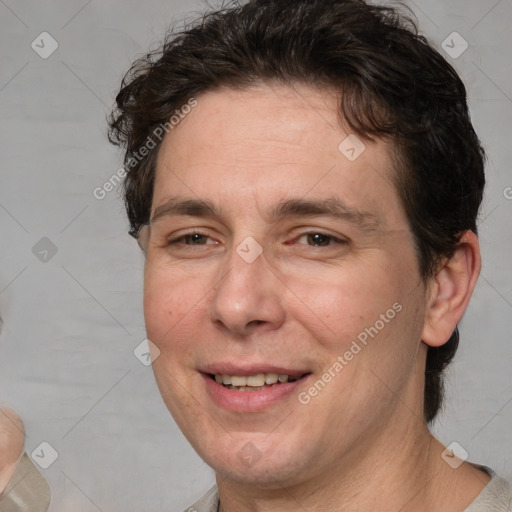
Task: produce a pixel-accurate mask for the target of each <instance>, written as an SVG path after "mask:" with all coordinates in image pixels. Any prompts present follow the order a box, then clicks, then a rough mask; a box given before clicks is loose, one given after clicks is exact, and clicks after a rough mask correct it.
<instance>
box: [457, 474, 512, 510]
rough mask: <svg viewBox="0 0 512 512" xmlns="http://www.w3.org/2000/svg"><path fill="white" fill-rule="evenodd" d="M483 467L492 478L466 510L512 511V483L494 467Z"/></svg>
mask: <svg viewBox="0 0 512 512" xmlns="http://www.w3.org/2000/svg"><path fill="white" fill-rule="evenodd" d="M482 469H483V470H484V471H486V472H487V473H489V474H490V475H491V480H489V483H488V484H487V485H486V486H485V487H484V488H483V489H482V492H481V493H480V494H479V495H478V496H477V497H476V498H475V500H474V501H473V503H471V505H469V507H467V508H466V509H465V510H464V512H512V485H511V484H510V483H509V482H507V481H506V480H505V479H504V478H501V477H499V476H498V475H497V474H496V473H495V472H494V471H493V470H492V469H490V468H487V467H483V466H482Z"/></svg>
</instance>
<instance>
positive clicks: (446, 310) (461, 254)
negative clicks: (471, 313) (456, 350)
mask: <svg viewBox="0 0 512 512" xmlns="http://www.w3.org/2000/svg"><path fill="white" fill-rule="evenodd" d="M481 265H482V262H481V257H480V245H479V243H478V238H477V236H476V235H475V234H474V233H473V232H472V231H464V233H462V236H461V237H460V241H459V243H458V245H457V249H456V250H455V253H454V254H453V256H452V257H451V258H450V259H445V260H444V261H443V262H442V263H441V265H440V268H439V270H438V272H437V273H436V275H435V276H433V277H431V278H430V281H429V284H428V290H429V292H428V296H427V307H426V313H425V324H424V326H423V333H422V337H421V339H422V340H423V341H424V342H425V343H426V344H427V345H429V346H431V347H439V346H441V345H443V344H444V343H446V342H447V341H448V340H449V339H450V336H451V335H452V333H453V331H454V330H455V327H456V326H457V324H458V323H459V321H460V319H461V318H462V315H463V314H464V311H465V310H466V307H467V305H468V303H469V299H470V298H471V295H472V293H473V290H474V288H475V285H476V281H477V279H478V275H479V274H480V268H481Z"/></svg>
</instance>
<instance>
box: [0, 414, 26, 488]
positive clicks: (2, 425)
mask: <svg viewBox="0 0 512 512" xmlns="http://www.w3.org/2000/svg"><path fill="white" fill-rule="evenodd" d="M24 444H25V428H24V426H23V422H22V421H21V418H20V417H19V416H18V414H17V413H16V412H15V411H13V410H12V409H8V408H7V407H0V494H2V492H3V491H4V489H5V488H6V487H7V484H8V483H9V480H10V479H11V478H12V475H13V474H14V472H15V470H16V466H17V465H18V462H19V460H20V457H21V454H22V453H23V446H24Z"/></svg>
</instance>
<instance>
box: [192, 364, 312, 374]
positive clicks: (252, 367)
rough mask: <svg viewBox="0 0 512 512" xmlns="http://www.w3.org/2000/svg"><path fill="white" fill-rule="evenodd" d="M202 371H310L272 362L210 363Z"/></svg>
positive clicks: (301, 372) (226, 372)
mask: <svg viewBox="0 0 512 512" xmlns="http://www.w3.org/2000/svg"><path fill="white" fill-rule="evenodd" d="M200 371H201V372H202V373H207V374H210V375H237V376H241V377H248V376H249V375H256V374H258V373H277V374H280V375H288V376H293V377H299V376H301V375H304V374H305V373H310V371H309V370H306V369H298V368H291V367H289V366H277V365H273V364H257V363H255V364H247V363H246V364H243V365H241V364H231V363H212V364H208V365H205V366H204V367H202V368H201V369H200Z"/></svg>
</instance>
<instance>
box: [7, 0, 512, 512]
mask: <svg viewBox="0 0 512 512" xmlns="http://www.w3.org/2000/svg"><path fill="white" fill-rule="evenodd" d="M409 3H410V5H411V7H412V8H413V10H414V11H415V13H416V15H417V17H418V20H419V23H420V27H421V29H422V32H423V33H424V34H426V35H427V37H429V38H430V39H431V41H433V43H434V44H435V45H436V46H437V47H438V48H439V49H440V51H441V53H443V54H444V55H446V53H445V51H444V50H443V48H442V47H441V43H442V41H444V40H445V39H446V38H447V36H448V35H449V34H451V33H452V32H454V31H457V32H458V33H460V34H461V35H462V36H463V37H464V39H465V40H467V42H468V44H469V47H468V49H467V50H466V51H465V52H464V53H463V54H462V55H461V56H459V57H458V58H456V59H454V58H452V57H450V56H448V55H446V57H447V60H449V61H450V62H452V64H453V65H454V66H455V68H456V69H457V70H458V71H459V73H460V74H461V75H462V77H463V79H464V81H465V83H466V85H467V89H468V95H469V102H470V106H471V113H472V119H473V121H474V125H475V128H476V131H477V133H478V134H479V135H480V137H481V140H482V142H483V144H484V146H485V148H486V150H487V152H488V159H489V160H488V166H487V179H488V186H487V191H486V196H485V201H484V205H483V208H482V213H481V220H480V240H481V245H482V252H483V261H484V263H483V270H482V275H481V278H480V280H479V283H478V285H477V288H476V291H475V294H474V297H473V300H472V302H471V305H470V307H469V309H468V311H467V313H466V316H465V318H464V319H463V321H462V323H461V346H460V350H459V352H458V354H457V357H456V361H455V363H454V364H453V366H452V367H451V369H450V371H449V374H448V380H447V396H448V401H447V403H446V407H445V412H444V413H443V414H441V416H440V418H439V420H438V421H437V423H436V425H435V432H436V434H437V435H438V436H439V438H440V439H441V440H442V441H443V442H445V443H446V444H448V443H450V442H452V441H457V442H459V443H460V444H461V445H462V446H463V447H464V448H465V449H466V450H467V451H468V452H469V454H470V460H472V461H475V462H479V463H482V464H486V465H488V466H490V467H492V468H493V469H495V470H496V471H497V472H498V473H500V474H502V475H503V476H505V477H507V478H508V479H512V446H511V431H512V430H511V425H512V379H511V368H512V365H511V363H512V342H511V337H510V332H511V331H512V272H511V257H510V254H511V253H512V237H511V229H510V219H511V213H512V199H511V198H512V189H511V188H507V187H512V170H511V165H510V162H511V160H512V158H511V157H512V144H511V142H512V141H511V140H510V133H511V128H512V126H511V125H512V87H511V83H512V80H511V70H512V66H511V57H510V55H511V53H510V52H511V46H512V45H511V31H510V20H511V19H512V1H511V0H501V1H495V0H492V1H486V2H482V1H481V0H456V1H455V0H454V1H448V2H447V1H443V0H416V1H415V2H414V3H412V2H409ZM214 5H215V4H214ZM203 6H204V4H203V3H202V2H196V3H193V2H185V1H184V0H179V1H178V0H165V1H164V0H149V1H145V2H135V1H133V0H131V1H121V0H108V1H99V0H92V1H86V0H73V1H68V2H63V1H57V0H46V1H44V2H36V1H35V0H26V1H23V0H20V1H14V0H5V1H4V2H0V48H1V61H0V62H1V68H0V112H1V128H0V130H1V132H0V133H1V151H0V172H1V180H0V183H1V185H0V224H1V238H0V240H1V250H0V257H1V265H0V310H1V314H2V316H3V319H4V329H3V333H2V335H1V337H0V404H4V405H8V406H11V407H13V408H15V409H17V410H18V411H19V413H20V414H21V416H22V417H23V419H24V421H25V425H26V429H27V440H26V451H27V452H28V453H31V452H32V451H33V450H34V449H36V448H37V447H38V446H39V445H40V443H41V442H43V441H46V442H48V443H50V444H51V445H52V446H53V447H54V448H55V449H56V450H57V452H58V459H57V460H56V461H55V462H54V463H53V464H52V465H51V466H50V467H49V468H48V469H46V470H43V469H41V471H42V473H43V474H44V476H45V477H46V479H47V480H48V482H49V484H50V486H51V489H52V494H53V497H52V503H51V506H50V511H51V512H58V511H70V510H72V511H84V512H86V511H87V512H89V511H91V512H92V511H98V510H100V511H105V512H107V511H109V512H115V511H119V512H135V511H138V510H145V511H148V512H152V511H178V510H182V509H184V508H185V507H186V506H188V505H190V504H191V503H192V502H193V501H195V499H197V497H198V496H200V495H201V494H202V493H203V492H204V491H206V490H207V489H208V488H209V486H210V485H211V484H212V483H213V481H214V478H213V472H212V470H211V469H209V468H208V467H207V466H206V465H205V464H204V463H203V462H202V461H201V460H200V459H199V457H198V456H197V455H196V454H195V452H194V451H193V450H192V448H191V447H190V446H189V445H188V443H187V442H186V440H185V439H184V437H183V435H182V434H181V433H180V431H179V430H178V428H177V427H176V425H175V424H174V422H173V420H172V418H171V417H170V415H169V414H168V412H167V410H166V408H165V406H164V404H163V402H162V400H161V398H160V396H159V392H158V390H157V387H156V385H155V382H154V378H153V375H152V372H151V368H150V367H146V366H144V365H142V364H141V363H140V361H139V360H138V359H136V357H135V356H134V354H133V350H134V349H135V348H136V347H137V346H138V345H139V343H140V342H141V341H142V340H143V339H144V338H145V331H144V322H143V316H142V269H143V258H142V255H141V253H140V251H139V249H138V247H137V244H136V242H135V241H134V240H133V239H131V238H130V237H129V236H128V235H127V230H128V223H127V220H126V218H125V215H124V210H123V206H122V202H121V200H120V198H119V191H120V187H117V188H116V190H114V191H111V192H109V193H107V194H106V197H105V198H104V199H102V200H99V199H96V198H95V197H94V195H93V190H94V189H95V188H96V187H101V186H102V185H103V184H104V183H105V182H106V181H107V180H108V179H109V178H110V177H111V176H112V175H113V174H115V173H116V171H117V170H118V169H119V168H120V166H121V156H120V154H119V153H117V151H116V150H115V149H114V148H113V147H111V146H110V145H109V144H108V142H107V140H106V121H105V117H106V115H107V114H108V112H109V111H110V108H111V106H112V105H113V100H114V96H115V94H116V92H117V90H118V87H119V84H120V79H121V77H122V75H123V73H124V72H125V71H126V70H127V69H128V67H129V65H130V63H131V62H132V60H133V59H134V58H136V57H137V56H141V55H142V54H143V53H145V52H146V51H147V49H148V48H150V47H154V46H155V44H156V43H157V42H158V40H159V39H160V38H161V36H162V34H163V33H164V32H165V30H166V28H167V26H168V25H169V24H170V23H171V22H172V21H173V20H179V19H181V18H182V17H183V15H185V14H187V13H188V14H190V13H191V11H201V10H202V9H203ZM43 31H47V32H49V33H50V34H51V36H52V37H53V38H54V39H55V40H56V41H57V42H58V45H59V46H58V48H57V50H56V51H55V52H54V53H53V54H52V55H51V56H49V57H48V58H46V59H43V58H41V57H40V56H39V55H38V54H37V53H36V51H34V50H33V49H32V47H31V43H32V41H34V40H35V41H36V43H37V42H38V41H39V43H38V44H39V47H41V46H43V45H42V44H41V43H40V39H41V37H40V36H39V34H41V33H42V32H43ZM45 37H46V36H45ZM45 41H46V43H45V44H44V47H45V49H46V50H45V51H47V50H48V48H50V46H49V45H50V43H49V40H48V39H46V40H45ZM42 50H43V48H40V51H42ZM41 239H43V240H42V241H41ZM34 247H35V248H34ZM55 250H56V251H57V252H56V253H55V254H53V252H55ZM44 251H47V252H46V253H45V252H44ZM41 259H42V260H43V261H41ZM45 259H46V261H45Z"/></svg>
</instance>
